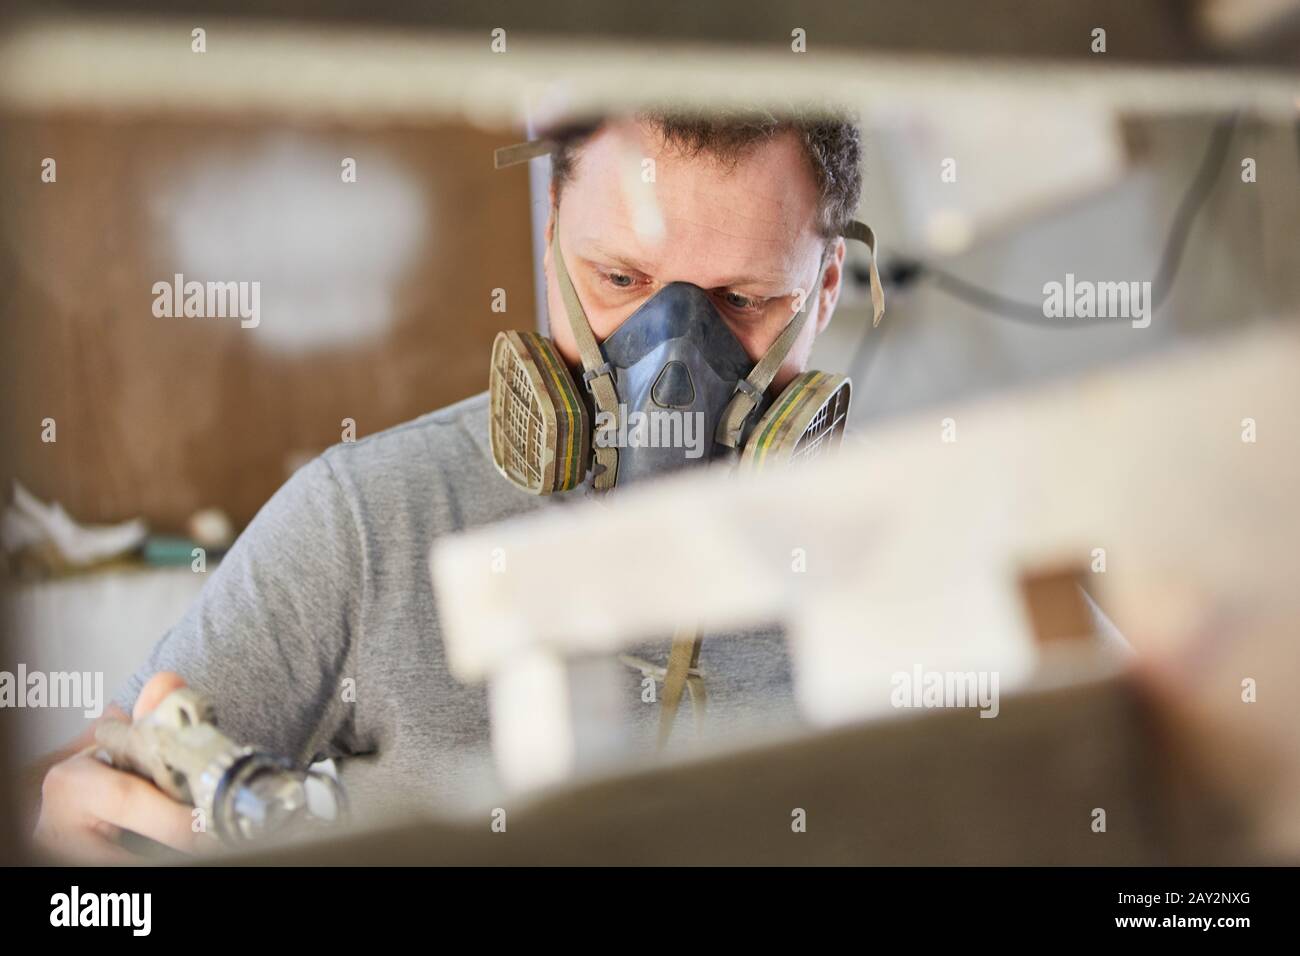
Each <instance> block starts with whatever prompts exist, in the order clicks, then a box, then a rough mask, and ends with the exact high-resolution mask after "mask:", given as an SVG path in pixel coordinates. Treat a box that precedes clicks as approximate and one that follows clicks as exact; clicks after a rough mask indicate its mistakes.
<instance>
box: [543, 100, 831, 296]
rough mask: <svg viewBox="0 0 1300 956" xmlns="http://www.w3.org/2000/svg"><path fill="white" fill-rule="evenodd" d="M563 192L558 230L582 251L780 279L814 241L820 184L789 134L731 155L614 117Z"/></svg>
mask: <svg viewBox="0 0 1300 956" xmlns="http://www.w3.org/2000/svg"><path fill="white" fill-rule="evenodd" d="M564 199H565V202H564V208H565V210H566V216H565V226H564V232H565V234H566V236H568V237H569V238H570V239H571V241H574V242H577V243H579V244H580V245H581V246H583V251H584V252H586V251H587V250H588V249H590V250H591V251H592V252H597V251H598V252H600V253H601V254H603V255H605V256H607V257H617V256H622V257H624V258H640V259H643V260H647V263H646V264H654V265H656V266H659V267H668V268H672V267H677V266H686V265H687V264H689V263H695V265H696V268H697V269H698V268H707V269H708V271H709V272H710V273H717V274H719V275H723V274H726V275H728V276H732V277H735V276H748V275H751V274H752V275H753V276H754V277H755V278H767V279H769V280H770V281H782V280H783V279H784V278H786V277H788V275H789V273H790V272H791V271H792V270H797V269H799V268H801V267H802V265H803V264H804V261H803V260H805V259H807V258H808V257H809V255H810V250H815V249H816V248H819V247H820V238H819V236H818V233H817V229H816V223H817V212H818V209H817V202H818V198H817V190H816V185H815V183H814V181H813V176H812V172H811V169H810V168H809V164H808V161H807V159H806V157H805V156H804V154H803V151H802V147H801V145H800V143H799V140H798V138H797V136H795V135H794V134H793V133H792V132H791V133H781V134H778V135H777V136H774V137H772V138H771V139H769V140H764V141H762V142H760V143H757V144H755V145H754V146H753V147H752V148H751V149H749V150H747V151H746V152H744V153H743V154H742V155H741V156H739V157H737V158H736V159H735V160H734V161H733V160H731V159H721V158H719V157H718V156H716V155H712V154H709V153H707V152H704V153H700V154H697V155H691V154H688V153H686V152H684V151H683V150H681V149H679V148H677V147H676V146H675V145H674V144H668V145H665V144H664V143H663V140H662V137H661V136H660V134H659V133H658V131H657V130H655V129H654V128H653V127H652V126H650V125H647V124H644V123H634V122H620V123H616V124H612V125H610V126H607V127H604V128H602V129H601V130H600V132H598V133H597V134H596V135H595V136H593V137H592V139H591V140H590V141H589V142H588V143H587V144H586V145H585V146H584V147H583V149H582V152H581V157H580V159H579V161H578V162H577V164H576V169H575V170H574V174H573V176H572V178H571V179H570V180H569V183H568V184H567V185H566V186H565V191H564ZM812 254H814V255H815V252H812ZM701 256H704V257H706V258H705V259H704V260H702V259H701ZM630 264H634V263H630ZM701 284H702V283H701Z"/></svg>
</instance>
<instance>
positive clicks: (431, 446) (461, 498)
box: [319, 392, 531, 530]
mask: <svg viewBox="0 0 1300 956" xmlns="http://www.w3.org/2000/svg"><path fill="white" fill-rule="evenodd" d="M319 461H320V462H321V463H322V464H323V465H324V466H325V467H326V468H328V470H329V472H330V473H331V475H332V477H333V479H334V481H336V482H337V483H338V485H339V487H340V489H341V490H342V492H343V494H344V496H345V497H346V498H347V499H348V500H349V501H350V502H351V503H352V504H353V506H354V507H355V508H357V509H358V511H360V512H362V513H363V515H364V516H365V517H367V518H369V519H371V520H373V519H376V518H381V517H382V518H390V519H391V518H396V516H397V515H398V514H399V513H401V512H407V511H411V510H416V511H420V512H422V513H430V514H431V515H432V516H434V517H435V518H437V517H439V516H445V518H446V520H445V521H437V522H436V523H437V524H440V525H448V524H449V525H451V526H455V527H463V526H466V525H470V524H478V523H483V522H486V521H491V520H494V519H495V518H497V517H504V516H506V515H508V514H511V513H514V512H516V511H518V510H521V508H524V507H526V505H527V502H524V501H521V500H520V499H519V495H520V494H521V493H520V492H518V490H517V489H515V488H514V487H513V486H512V485H511V484H510V483H509V482H508V481H506V480H505V479H503V478H502V477H501V476H500V475H499V474H498V473H497V471H496V468H495V467H494V466H493V464H492V455H491V449H490V446H489V443H488V396H487V393H486V392H483V393H480V394H478V395H474V396H471V397H470V398H467V399H464V400H463V401H459V402H456V403H455V404H453V405H448V406H446V407H445V408H441V409H438V410H437V411H433V412H429V413H427V414H425V415H421V416H420V417H419V418H415V419H412V420H411V421H408V422H403V423H402V424H400V425H394V426H393V427H391V428H387V429H384V430H383V431H380V432H376V433H375V434H373V435H368V436H366V437H364V438H360V439H358V440H357V441H355V442H343V443H341V444H338V445H335V446H333V447H332V448H330V449H328V450H327V451H325V452H324V454H322V455H321V456H320V459H319ZM523 497H524V498H531V496H529V495H524V496H523ZM434 530H450V528H448V527H443V528H441V529H434Z"/></svg>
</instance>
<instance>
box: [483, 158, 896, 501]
mask: <svg viewBox="0 0 1300 956" xmlns="http://www.w3.org/2000/svg"><path fill="white" fill-rule="evenodd" d="M525 145H528V144H525ZM502 154H506V155H505V157H504V158H503V156H502ZM537 154H538V152H537V151H531V152H528V151H523V150H522V148H521V147H511V148H509V149H507V150H502V151H498V157H497V165H498V166H502V165H509V164H510V163H512V162H519V161H523V160H525V159H528V158H531V157H532V156H534V155H537ZM844 237H845V238H847V239H858V240H860V241H862V242H864V243H865V244H866V246H867V248H868V249H869V250H870V251H871V259H870V265H869V274H870V279H871V302H872V308H873V322H874V323H875V324H878V323H879V322H880V318H881V316H882V315H883V314H884V295H883V292H882V290H881V287H880V278H879V275H878V273H877V270H876V259H875V251H876V250H875V236H874V235H873V233H872V231H871V229H870V227H868V226H866V225H864V224H863V223H860V222H856V221H855V222H852V223H850V225H849V228H848V229H846V230H845V231H844ZM551 260H552V263H553V265H554V268H555V273H556V278H557V280H558V282H559V285H560V292H561V295H562V297H563V300H564V311H565V316H566V319H567V321H568V323H569V326H570V328H571V329H572V331H573V337H574V341H575V342H576V343H577V346H578V352H579V355H580V356H581V359H582V371H581V383H582V384H581V387H579V384H578V382H577V381H576V380H575V378H574V376H573V374H572V373H571V372H570V370H569V368H568V366H567V364H566V363H565V361H564V359H563V357H562V356H561V355H560V353H559V351H558V350H557V349H556V348H555V346H554V344H553V343H552V342H551V340H550V339H549V338H547V337H546V336H543V335H539V334H537V333H535V332H514V331H511V332H501V333H499V334H498V335H497V338H496V342H495V343H494V345H493V348H492V368H491V377H490V403H491V411H490V417H491V422H490V437H491V447H492V459H493V462H494V463H495V464H496V467H497V470H498V471H500V472H501V474H502V475H504V476H505V477H506V478H508V479H509V480H510V481H511V482H513V483H514V484H515V485H517V486H518V487H520V488H522V489H524V490H525V491H529V492H532V493H533V494H541V495H545V494H554V493H557V492H563V491H569V490H570V489H572V488H575V487H577V486H578V485H579V484H581V483H582V482H583V481H584V480H585V479H586V477H587V475H588V473H589V472H590V473H591V474H592V487H593V488H594V490H595V491H597V492H604V491H609V490H610V489H612V488H614V487H615V486H616V485H619V486H622V485H626V484H629V483H632V482H635V481H638V480H640V479H642V478H646V477H651V476H654V475H657V474H662V473H664V472H668V471H674V470H676V469H678V468H682V467H686V466H689V465H692V464H703V463H705V462H707V461H716V460H719V459H723V460H730V461H731V462H732V463H733V464H736V465H738V466H739V467H741V468H766V467H769V466H771V465H776V464H784V463H792V462H796V461H806V460H810V459H813V458H816V457H817V456H818V455H820V454H821V453H822V452H824V451H826V450H828V449H830V448H833V447H835V446H836V445H838V444H839V442H840V441H841V439H842V438H843V435H844V428H845V424H846V422H847V420H848V411H849V401H850V398H851V393H852V384H851V382H850V381H849V379H848V378H847V377H846V376H844V375H836V374H833V373H830V372H820V371H809V372H803V373H802V374H800V375H798V376H797V377H796V378H795V379H794V380H793V381H792V382H790V384H789V385H787V386H786V387H785V388H784V389H783V390H782V391H781V393H780V394H779V395H777V396H775V397H774V398H773V399H771V400H769V398H768V396H767V391H768V387H769V386H770V385H771V383H772V379H773V378H774V377H775V376H776V373H777V371H778V370H779V369H780V367H781V365H782V363H783V362H784V361H785V359H786V357H787V355H788V354H789V352H790V349H791V348H792V347H793V345H794V343H795V340H796V339H797V338H798V337H799V334H800V332H801V331H802V330H803V327H804V325H805V323H806V322H807V320H808V314H809V304H808V300H810V299H811V298H812V297H813V295H815V290H816V289H817V288H819V287H820V285H821V282H820V273H819V276H818V282H817V283H816V284H815V285H814V287H813V288H814V292H812V293H809V294H807V295H804V296H803V297H802V299H803V301H801V302H800V303H799V304H800V308H799V310H798V311H797V312H795V313H794V314H793V315H792V317H791V319H790V321H789V322H788V323H787V325H786V327H785V329H784V330H783V331H782V332H781V334H780V336H778V338H777V339H776V341H775V342H773V343H772V345H771V347H770V348H769V349H768V350H767V352H766V353H765V354H764V355H763V356H762V357H761V358H760V359H759V360H758V361H757V362H755V361H754V360H753V359H751V358H750V357H749V355H748V354H747V353H746V351H745V349H744V347H743V346H742V345H741V343H740V341H739V340H738V339H737V338H736V337H735V335H733V334H732V332H731V330H730V329H729V328H728V326H727V323H726V321H725V320H724V319H723V317H722V316H721V314H719V312H718V310H717V308H716V307H715V305H714V303H713V300H712V298H711V297H710V295H709V293H708V292H706V291H705V290H704V289H701V288H700V287H698V286H695V285H692V284H690V283H688V282H672V283H669V284H668V285H665V286H664V287H663V288H662V289H660V290H659V291H658V292H656V293H655V294H654V295H652V296H651V297H650V298H649V299H647V300H646V301H645V302H644V303H642V305H641V306H640V307H639V308H638V309H637V310H636V311H635V312H633V313H632V315H631V316H629V317H628V318H627V320H626V321H624V322H623V324H622V325H620V326H619V327H618V328H617V329H616V330H615V331H614V332H613V333H612V334H611V335H610V336H609V337H608V338H606V339H605V341H604V342H603V343H598V342H597V341H596V337H595V335H594V334H593V332H592V330H591V324H590V323H589V322H588V320H587V315H586V312H585V311H584V310H583V308H582V303H581V302H580V301H579V300H578V295H577V292H576V291H575V290H574V287H573V281H572V279H571V277H570V275H569V270H568V268H567V267H566V265H565V262H564V255H563V253H562V251H561V249H560V243H559V228H558V225H557V226H556V227H555V228H553V229H552V240H551Z"/></svg>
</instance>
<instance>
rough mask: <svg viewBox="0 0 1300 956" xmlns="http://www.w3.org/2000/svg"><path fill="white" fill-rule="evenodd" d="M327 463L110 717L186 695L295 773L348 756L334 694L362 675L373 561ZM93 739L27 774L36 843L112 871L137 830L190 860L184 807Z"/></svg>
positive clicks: (222, 575) (209, 590)
mask: <svg viewBox="0 0 1300 956" xmlns="http://www.w3.org/2000/svg"><path fill="white" fill-rule="evenodd" d="M327 456H328V453H327V455H326V456H322V457H321V458H318V459H316V460H315V461H313V462H311V463H310V464H308V465H306V466H304V467H303V468H302V469H300V470H299V471H298V472H297V473H296V474H295V475H294V476H293V477H292V478H291V479H290V480H289V481H288V482H287V483H286V484H285V485H284V487H282V488H281V489H280V490H279V491H278V492H276V494H275V495H274V496H273V497H272V498H271V500H270V501H269V502H267V504H266V505H265V506H264V507H263V508H262V510H261V511H260V512H259V513H258V515H257V517H256V518H255V519H254V520H253V522H252V523H251V524H250V525H249V527H248V528H247V529H246V530H245V532H244V534H243V535H241V536H240V538H239V540H238V541H237V542H236V543H235V546H234V547H233V548H232V549H231V551H230V553H229V554H228V555H227V556H226V558H225V559H224V560H223V561H222V562H221V565H220V566H219V567H218V568H217V570H216V571H215V572H214V573H213V576H212V579H211V580H210V581H208V583H207V584H206V585H205V586H204V588H203V590H202V591H201V592H200V594H199V596H198V598H197V599H196V600H195V601H194V603H193V604H192V605H191V606H190V608H189V609H188V610H187V611H186V613H185V615H184V617H182V619H181V621H180V622H179V623H178V624H177V625H176V626H175V627H173V628H172V629H171V630H170V631H168V633H167V634H166V635H165V636H164V637H163V638H162V640H160V641H159V642H158V644H157V645H156V646H155V647H154V649H153V652H152V653H151V654H150V656H149V659H148V661H146V663H145V664H144V665H143V666H142V667H141V668H140V669H139V670H138V671H137V672H136V673H135V675H133V677H132V678H131V679H130V681H128V683H127V685H126V687H125V688H123V690H122V691H121V692H120V693H119V694H118V695H117V697H116V699H115V700H114V702H113V705H112V707H111V709H110V710H109V711H107V712H106V714H105V717H108V716H109V715H110V714H114V715H116V716H118V717H122V716H124V715H125V713H126V712H127V711H128V710H131V711H133V712H134V714H135V716H137V717H139V716H140V715H142V714H143V713H147V712H148V711H149V710H151V709H152V708H153V706H154V705H156V703H157V702H158V701H159V700H161V699H162V697H164V696H166V692H169V691H170V690H172V689H175V687H177V686H183V685H185V684H188V685H190V686H193V687H194V688H195V689H196V690H197V691H199V693H201V694H202V695H204V696H205V697H206V698H207V699H208V700H210V701H211V702H212V703H213V705H214V707H215V710H216V714H217V721H218V724H219V725H220V726H221V728H222V730H223V731H224V732H225V733H226V734H227V735H228V736H230V737H231V738H232V739H234V740H237V741H238V742H240V743H246V744H254V745H257V746H259V747H261V748H264V749H266V750H268V751H270V752H272V753H275V754H278V755H280V756H283V757H287V758H289V759H291V760H293V761H295V762H296V763H298V764H300V765H305V764H307V763H310V762H311V761H312V760H314V759H316V758H317V757H320V756H340V755H343V754H345V753H347V752H350V751H351V749H352V744H353V740H352V727H353V719H352V717H353V715H352V710H351V708H352V707H353V706H354V705H352V704H350V703H348V702H345V701H344V700H343V695H342V694H341V693H340V692H339V688H340V684H341V682H342V679H343V678H344V677H346V676H349V675H354V674H355V669H354V667H353V660H354V651H355V638H356V635H357V634H358V632H359V630H360V604H361V597H362V581H363V580H364V562H365V555H364V548H363V546H362V543H361V540H360V535H359V533H358V526H357V522H356V519H355V516H354V511H353V509H352V507H351V506H350V504H349V503H348V501H347V500H346V499H345V497H344V495H343V492H342V490H341V489H340V487H339V484H338V482H337V481H336V480H335V478H334V475H333V471H332V469H331V467H330V465H329V463H328V461H327ZM146 692H147V693H146ZM155 695H157V696H155ZM92 741H93V730H92V731H90V732H88V733H87V734H86V735H83V736H82V737H81V738H79V739H78V740H76V741H74V742H73V743H72V744H70V745H69V746H68V747H67V748H65V749H64V750H63V751H61V752H60V753H58V754H55V755H53V757H52V758H47V760H46V761H44V762H43V766H38V767H36V768H34V769H33V770H32V772H31V774H30V775H29V783H30V784H34V781H35V780H38V779H39V780H41V781H42V786H41V794H42V798H41V810H40V818H39V822H38V824H37V831H36V836H37V839H38V843H39V844H40V845H41V846H42V847H44V848H46V849H47V850H51V851H53V852H55V853H58V854H61V855H65V856H71V855H82V854H83V853H84V855H87V856H90V857H91V858H93V859H97V860H102V861H104V862H110V861H115V860H120V859H123V856H122V854H123V853H124V851H122V850H121V848H120V847H117V846H116V845H115V839H114V838H115V837H116V836H117V835H118V833H117V831H118V830H130V831H133V832H136V833H140V834H142V835H144V836H148V837H150V838H152V839H155V840H158V841H159V842H162V843H165V844H167V845H169V846H174V847H177V848H178V849H190V848H191V847H192V844H193V836H194V834H192V833H191V832H190V820H191V818H190V814H189V810H188V808H185V807H182V806H180V804H178V803H176V802H175V801H173V800H171V799H170V798H168V797H166V796H165V795H163V793H162V792H161V791H159V790H158V789H157V788H156V787H154V786H153V784H151V783H149V782H148V781H145V780H142V779H140V778H139V777H136V776H133V775H131V774H125V773H121V772H119V771H115V770H113V769H112V768H110V767H108V766H106V765H105V764H103V763H102V762H100V761H98V760H96V759H95V758H94V756H93V751H92V750H91V749H89V748H91V745H92ZM44 767H48V769H44ZM178 813H179V816H178V815H177V814H178ZM181 822H183V832H182V830H181V828H180V826H179V824H180V823H181ZM151 831H152V832H151Z"/></svg>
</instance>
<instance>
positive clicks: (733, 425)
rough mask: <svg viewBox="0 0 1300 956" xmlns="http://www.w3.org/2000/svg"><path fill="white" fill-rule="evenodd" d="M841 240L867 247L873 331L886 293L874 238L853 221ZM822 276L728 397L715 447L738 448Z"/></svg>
mask: <svg viewBox="0 0 1300 956" xmlns="http://www.w3.org/2000/svg"><path fill="white" fill-rule="evenodd" d="M844 238H845V239H857V240H858V241H860V242H863V243H865V244H866V246H867V248H868V249H869V250H871V258H870V265H869V267H868V269H869V275H870V278H871V311H872V322H871V327H872V328H875V327H876V326H877V325H879V324H880V318H881V316H883V315H884V314H885V293H884V291H883V290H882V289H881V287H880V274H879V273H878V272H877V271H876V235H875V233H873V232H872V231H871V227H870V226H868V225H867V224H866V223H862V222H858V221H857V220H856V219H855V220H854V221H853V222H851V223H849V225H848V228H846V229H845V230H844ZM824 274H825V268H824V267H823V268H822V269H821V270H819V271H818V273H817V283H816V285H815V286H814V287H813V293H810V294H809V295H808V296H806V297H805V298H804V301H803V308H802V309H800V310H799V311H798V312H797V313H795V315H794V316H793V317H791V319H790V321H789V322H788V323H787V324H786V327H785V329H784V330H783V331H782V332H781V334H780V335H779V336H778V337H777V340H776V341H775V342H773V343H772V346H771V347H770V348H769V349H768V350H767V352H766V353H764V355H763V357H762V358H761V359H759V360H758V364H757V365H755V366H754V369H753V371H752V372H750V373H749V375H748V376H746V378H745V379H744V381H742V382H740V383H739V384H738V385H737V387H736V392H735V394H734V395H732V396H731V401H730V402H728V403H727V407H726V409H725V410H724V411H723V413H722V418H721V419H720V420H719V421H718V430H717V432H715V433H714V440H715V441H716V442H718V444H720V445H723V446H725V447H727V448H738V447H739V446H740V439H741V433H742V431H743V430H744V427H745V420H746V419H747V418H749V415H750V413H751V412H752V411H753V410H754V409H755V408H757V407H758V403H759V402H760V401H762V399H763V394H764V393H765V392H766V391H767V387H768V386H769V385H771V384H772V379H774V378H775V377H776V373H777V371H779V370H780V368H781V365H782V364H783V363H784V362H785V360H786V356H788V355H789V354H790V349H792V348H793V347H794V343H795V339H797V338H798V337H799V333H800V332H802V331H803V327H804V325H805V324H807V322H808V311H809V308H808V303H809V300H810V299H811V298H812V295H813V294H815V293H816V291H817V290H819V289H820V288H821V284H822V276H823V275H824Z"/></svg>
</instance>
